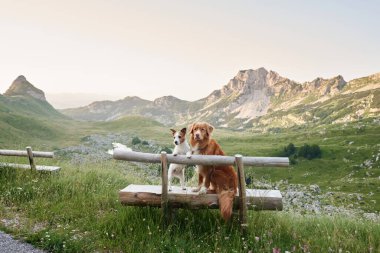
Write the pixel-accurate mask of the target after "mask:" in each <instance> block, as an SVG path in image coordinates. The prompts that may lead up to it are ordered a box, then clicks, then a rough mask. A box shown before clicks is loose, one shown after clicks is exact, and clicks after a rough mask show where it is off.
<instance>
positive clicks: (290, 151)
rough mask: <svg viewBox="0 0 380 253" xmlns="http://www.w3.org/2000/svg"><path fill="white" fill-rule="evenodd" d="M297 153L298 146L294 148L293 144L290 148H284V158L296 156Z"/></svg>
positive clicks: (290, 144)
mask: <svg viewBox="0 0 380 253" xmlns="http://www.w3.org/2000/svg"><path fill="white" fill-rule="evenodd" d="M295 153H296V146H294V144H293V143H289V145H288V146H286V147H285V148H284V153H283V154H284V156H288V157H289V156H291V155H294V154H295Z"/></svg>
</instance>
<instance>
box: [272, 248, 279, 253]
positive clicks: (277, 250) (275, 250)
mask: <svg viewBox="0 0 380 253" xmlns="http://www.w3.org/2000/svg"><path fill="white" fill-rule="evenodd" d="M272 252H273V253H281V249H279V248H273V249H272Z"/></svg>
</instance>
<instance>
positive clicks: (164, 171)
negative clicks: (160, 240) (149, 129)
mask: <svg viewBox="0 0 380 253" xmlns="http://www.w3.org/2000/svg"><path fill="white" fill-rule="evenodd" d="M161 177H162V185H161V193H162V194H161V212H162V213H161V218H162V225H163V227H164V228H165V227H166V226H167V225H168V224H169V206H168V202H169V199H168V159H167V155H166V152H161Z"/></svg>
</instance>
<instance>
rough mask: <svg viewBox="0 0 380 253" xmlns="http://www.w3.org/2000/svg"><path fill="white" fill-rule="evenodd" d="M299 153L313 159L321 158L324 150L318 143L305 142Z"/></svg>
mask: <svg viewBox="0 0 380 253" xmlns="http://www.w3.org/2000/svg"><path fill="white" fill-rule="evenodd" d="M298 155H299V156H302V157H304V158H307V159H309V160H311V159H314V158H321V156H322V152H321V148H320V147H319V146H318V145H316V144H313V145H311V146H310V145H309V144H304V145H303V146H302V147H301V148H300V150H299V151H298Z"/></svg>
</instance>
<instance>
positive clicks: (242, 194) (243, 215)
mask: <svg viewBox="0 0 380 253" xmlns="http://www.w3.org/2000/svg"><path fill="white" fill-rule="evenodd" d="M235 162H236V166H237V171H238V184H239V220H240V226H241V230H242V232H243V233H246V232H247V227H248V223H247V196H246V188H245V175H244V164H243V156H242V155H235Z"/></svg>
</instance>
